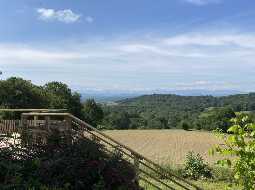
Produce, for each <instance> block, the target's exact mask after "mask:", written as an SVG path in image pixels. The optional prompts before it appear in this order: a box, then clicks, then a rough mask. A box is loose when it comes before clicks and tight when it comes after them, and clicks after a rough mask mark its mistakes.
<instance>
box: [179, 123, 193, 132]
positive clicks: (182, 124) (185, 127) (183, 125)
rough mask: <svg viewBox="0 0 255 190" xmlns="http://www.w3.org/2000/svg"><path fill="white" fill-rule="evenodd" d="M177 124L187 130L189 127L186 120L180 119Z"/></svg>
mask: <svg viewBox="0 0 255 190" xmlns="http://www.w3.org/2000/svg"><path fill="white" fill-rule="evenodd" d="M179 125H180V126H179V128H181V129H183V130H185V131H188V130H189V129H190V125H189V123H188V122H187V121H181V122H180V124H179Z"/></svg>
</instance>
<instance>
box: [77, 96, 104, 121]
mask: <svg viewBox="0 0 255 190" xmlns="http://www.w3.org/2000/svg"><path fill="white" fill-rule="evenodd" d="M82 117H83V118H84V119H85V121H86V122H88V123H89V124H91V125H93V126H97V125H98V124H100V123H101V122H102V119H103V118H104V112H103V110H102V108H101V107H100V106H99V105H98V104H97V103H96V102H95V100H93V99H89V100H87V101H86V102H85V103H84V105H83V109H82Z"/></svg>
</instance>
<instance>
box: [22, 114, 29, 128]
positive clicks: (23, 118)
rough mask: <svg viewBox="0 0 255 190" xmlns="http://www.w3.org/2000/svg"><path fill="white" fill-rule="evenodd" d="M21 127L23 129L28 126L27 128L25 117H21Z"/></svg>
mask: <svg viewBox="0 0 255 190" xmlns="http://www.w3.org/2000/svg"><path fill="white" fill-rule="evenodd" d="M21 125H22V127H24V128H27V127H28V126H27V116H25V115H23V114H22V115H21Z"/></svg>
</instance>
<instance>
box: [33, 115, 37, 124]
mask: <svg viewBox="0 0 255 190" xmlns="http://www.w3.org/2000/svg"><path fill="white" fill-rule="evenodd" d="M37 120H38V116H37V115H35V116H34V126H37Z"/></svg>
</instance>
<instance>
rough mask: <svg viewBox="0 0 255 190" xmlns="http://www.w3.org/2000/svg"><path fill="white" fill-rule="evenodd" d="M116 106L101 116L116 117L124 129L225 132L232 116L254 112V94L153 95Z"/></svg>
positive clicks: (118, 126)
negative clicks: (194, 129)
mask: <svg viewBox="0 0 255 190" xmlns="http://www.w3.org/2000/svg"><path fill="white" fill-rule="evenodd" d="M117 103H118V105H115V106H108V107H105V112H106V113H107V114H108V117H109V120H111V119H112V116H113V115H115V117H116V115H118V117H119V118H122V120H123V121H122V123H123V122H124V121H125V122H124V123H125V125H126V127H127V124H128V128H178V127H180V128H197V129H206V130H213V129H215V128H217V127H219V128H221V129H223V130H225V129H226V128H227V127H228V126H229V124H230V123H229V119H230V118H232V117H235V116H236V112H241V111H253V110H255V93H250V94H240V95H231V96H224V97H213V96H177V95H159V94H154V95H145V96H140V97H137V98H131V99H125V100H122V101H118V102H117ZM250 114H251V113H250ZM251 115H253V114H251ZM106 117H107V116H106ZM119 120H121V119H119ZM113 123H114V122H113ZM115 123H118V121H115ZM120 123H121V122H120ZM115 125H116V127H117V128H120V129H121V128H124V125H118V124H115Z"/></svg>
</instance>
